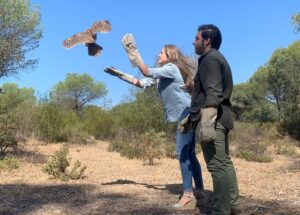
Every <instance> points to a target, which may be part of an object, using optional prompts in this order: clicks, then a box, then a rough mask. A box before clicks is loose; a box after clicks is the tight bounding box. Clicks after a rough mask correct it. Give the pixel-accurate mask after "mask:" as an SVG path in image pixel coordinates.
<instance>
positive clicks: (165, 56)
mask: <svg viewBox="0 0 300 215" xmlns="http://www.w3.org/2000/svg"><path fill="white" fill-rule="evenodd" d="M125 37H126V35H125ZM130 37H132V38H130V40H131V45H132V41H134V39H133V36H132V35H130ZM133 43H134V46H135V41H134V42H133ZM123 45H124V47H125V46H126V42H125V44H124V38H123ZM125 50H126V51H127V49H126V47H125ZM134 51H135V52H137V53H138V51H137V49H136V46H135V50H134ZM127 53H128V55H130V54H132V52H131V53H130V51H129V52H128V51H127ZM135 54H136V53H135ZM138 55H139V53H138ZM138 58H139V59H133V58H132V56H129V59H130V61H131V63H132V65H133V66H137V67H138V68H139V70H140V71H141V72H142V73H143V75H145V76H146V77H150V78H146V79H142V80H137V79H135V78H134V77H133V76H131V75H128V74H126V73H123V72H121V71H119V70H116V69H115V68H112V67H110V68H106V69H105V71H106V72H107V73H109V74H111V75H115V76H117V77H119V78H120V79H122V80H125V81H127V82H129V83H131V84H133V85H135V86H138V87H141V88H146V87H149V86H151V85H153V84H156V83H157V89H158V92H159V94H160V98H161V101H162V104H163V107H164V111H165V113H166V121H167V123H174V122H177V123H178V125H180V122H182V121H183V120H184V119H185V118H186V117H187V116H188V115H189V112H190V103H191V97H190V92H191V91H192V88H193V73H192V72H191V68H192V66H191V65H190V64H189V62H188V58H186V57H184V56H183V55H182V53H181V51H180V50H179V49H178V48H177V47H176V46H174V45H165V46H164V47H163V48H162V50H161V52H160V54H159V56H158V62H157V63H158V64H159V67H157V68H148V66H147V65H146V64H145V63H144V62H143V60H142V59H141V57H140V56H138ZM178 128H181V129H178V130H177V132H176V156H177V158H178V159H179V163H180V170H181V175H182V181H183V195H182V197H181V198H180V201H179V202H178V203H176V204H174V205H173V207H174V208H176V209H187V208H188V209H190V208H195V206H196V199H195V197H194V195H193V188H192V178H194V183H195V189H196V192H198V193H199V192H202V191H203V180H202V172H201V167H200V164H199V161H198V159H197V157H196V153H195V133H194V131H193V130H192V129H184V131H183V129H182V128H183V127H180V126H178Z"/></svg>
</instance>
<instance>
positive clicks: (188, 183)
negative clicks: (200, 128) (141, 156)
mask: <svg viewBox="0 0 300 215" xmlns="http://www.w3.org/2000/svg"><path fill="white" fill-rule="evenodd" d="M189 112H190V108H186V109H185V110H184V111H183V113H182V114H181V116H180V117H179V120H178V121H179V122H180V121H181V120H182V119H184V118H185V117H186V116H187V115H188V114H189ZM176 157H177V158H178V159H179V164H180V170H181V175H182V182H183V191H184V192H191V191H192V190H193V185H192V178H194V183H195V188H196V189H203V179H202V171H201V166H200V163H199V161H198V158H197V156H196V152H195V131H194V130H193V129H190V130H189V131H187V132H185V133H181V132H179V131H177V132H176Z"/></svg>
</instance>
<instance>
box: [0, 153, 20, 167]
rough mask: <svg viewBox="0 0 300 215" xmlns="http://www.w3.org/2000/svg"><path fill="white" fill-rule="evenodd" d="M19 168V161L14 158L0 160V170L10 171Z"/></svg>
mask: <svg viewBox="0 0 300 215" xmlns="http://www.w3.org/2000/svg"><path fill="white" fill-rule="evenodd" d="M19 166H20V161H19V159H18V158H16V157H9V156H8V157H5V158H4V159H3V160H0V170H11V169H17V168H19Z"/></svg>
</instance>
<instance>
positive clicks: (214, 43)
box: [198, 24, 222, 50]
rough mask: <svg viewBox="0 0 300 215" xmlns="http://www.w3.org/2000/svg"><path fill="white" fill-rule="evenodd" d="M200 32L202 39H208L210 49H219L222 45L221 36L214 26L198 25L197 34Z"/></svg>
mask: <svg viewBox="0 0 300 215" xmlns="http://www.w3.org/2000/svg"><path fill="white" fill-rule="evenodd" d="M199 31H202V38H203V39H208V38H210V41H211V47H212V48H215V49H217V50H218V49H219V48H220V46H221V43H222V34H221V31H220V30H219V28H218V27H217V26H215V25H212V24H208V25H200V26H199V27H198V32H199Z"/></svg>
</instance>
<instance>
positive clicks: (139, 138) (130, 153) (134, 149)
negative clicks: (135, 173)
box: [108, 129, 166, 165]
mask: <svg viewBox="0 0 300 215" xmlns="http://www.w3.org/2000/svg"><path fill="white" fill-rule="evenodd" d="M124 133H125V132H124V131H123V130H121V131H120V132H119V133H118V135H117V137H116V138H115V139H114V140H113V141H112V142H111V143H110V145H109V147H108V150H109V151H117V152H119V153H120V154H121V156H125V157H127V158H129V159H134V158H136V159H142V160H144V162H146V161H147V162H148V164H149V165H153V164H154V159H159V158H161V157H162V156H163V154H164V153H163V146H164V145H166V138H165V133H164V132H159V133H157V132H155V131H154V130H153V129H151V130H150V131H148V132H145V133H143V134H141V135H138V134H137V133H131V136H129V135H128V134H126V135H124Z"/></svg>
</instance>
